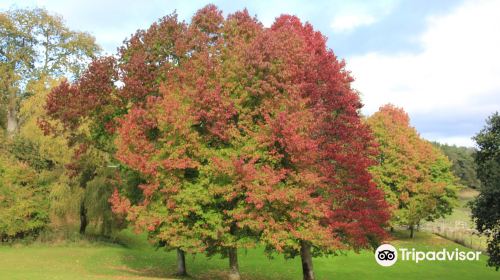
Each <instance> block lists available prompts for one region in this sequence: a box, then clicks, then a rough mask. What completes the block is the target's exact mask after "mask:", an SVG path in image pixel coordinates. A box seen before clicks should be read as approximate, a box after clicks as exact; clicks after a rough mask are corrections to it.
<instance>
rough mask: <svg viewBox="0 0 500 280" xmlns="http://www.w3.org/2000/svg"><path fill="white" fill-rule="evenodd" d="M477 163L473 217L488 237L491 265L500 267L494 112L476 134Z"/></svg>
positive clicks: (499, 159) (499, 148)
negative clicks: (479, 184)
mask: <svg viewBox="0 0 500 280" xmlns="http://www.w3.org/2000/svg"><path fill="white" fill-rule="evenodd" d="M474 140H475V141H476V144H477V147H478V151H477V153H476V157H475V162H476V165H477V169H476V171H477V176H478V178H479V180H481V187H480V188H479V191H480V193H479V195H478V197H477V198H476V199H475V200H474V201H473V203H472V217H473V218H474V219H475V222H476V228H477V230H478V231H479V232H481V233H484V234H486V235H487V236H488V239H489V240H488V248H487V252H488V254H489V259H488V265H489V266H493V267H495V268H496V269H497V270H498V268H499V267H500V115H499V114H498V112H497V113H495V114H493V115H491V116H490V117H489V118H488V120H487V121H486V126H485V127H484V128H483V129H482V130H481V131H480V132H479V133H478V134H477V135H476V136H475V137H474Z"/></svg>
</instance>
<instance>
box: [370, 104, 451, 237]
mask: <svg viewBox="0 0 500 280" xmlns="http://www.w3.org/2000/svg"><path fill="white" fill-rule="evenodd" d="M367 123H368V124H369V125H370V127H371V128H372V130H373V132H374V134H375V137H376V139H377V141H378V143H379V149H380V154H379V155H378V156H377V161H378V165H376V166H373V167H372V168H371V169H370V171H371V173H372V174H373V176H374V180H375V182H376V184H377V185H378V186H379V187H380V188H381V189H383V190H384V192H385V195H386V199H387V201H388V202H389V204H390V205H391V208H392V212H393V217H392V223H393V224H400V225H406V226H408V228H409V229H410V237H413V231H414V229H415V227H416V226H418V225H419V224H420V222H421V221H422V220H428V221H432V220H435V219H437V218H439V217H443V216H444V215H447V214H450V213H451V211H452V206H453V200H454V198H455V197H456V194H455V191H456V186H455V184H456V181H457V179H456V178H455V176H454V175H453V174H452V173H451V163H450V162H449V160H448V159H447V158H446V156H444V155H443V154H442V153H441V152H440V151H439V150H438V149H437V148H435V147H433V146H432V144H431V143H430V142H428V141H426V140H423V139H421V138H420V136H419V135H418V133H417V131H416V130H415V128H413V127H411V126H410V119H409V116H408V114H406V113H405V112H404V111H403V109H400V108H397V107H394V106H393V105H385V106H383V107H381V108H380V110H379V111H378V112H376V113H375V114H373V115H372V116H371V117H369V118H368V119H367Z"/></svg>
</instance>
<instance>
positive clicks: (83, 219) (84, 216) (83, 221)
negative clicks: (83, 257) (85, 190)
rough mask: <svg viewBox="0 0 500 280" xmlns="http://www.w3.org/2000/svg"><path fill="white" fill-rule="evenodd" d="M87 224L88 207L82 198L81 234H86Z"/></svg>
mask: <svg viewBox="0 0 500 280" xmlns="http://www.w3.org/2000/svg"><path fill="white" fill-rule="evenodd" d="M87 224H88V220H87V208H85V202H84V201H83V200H82V202H80V234H85V229H86V228H87Z"/></svg>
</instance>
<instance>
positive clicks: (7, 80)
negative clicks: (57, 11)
mask: <svg viewBox="0 0 500 280" xmlns="http://www.w3.org/2000/svg"><path fill="white" fill-rule="evenodd" d="M0 38H1V41H0V101H1V103H0V105H1V106H0V109H1V110H2V111H3V112H4V113H5V114H2V115H5V116H6V120H2V123H5V122H6V124H5V127H6V129H7V132H8V133H9V135H14V134H15V133H16V132H17V131H18V128H19V118H18V111H19V107H20V102H21V100H23V99H24V98H26V97H27V96H29V95H32V94H36V93H34V92H29V86H28V85H29V83H31V82H34V81H37V80H41V79H45V78H46V77H54V78H56V77H59V76H62V75H68V76H70V77H77V76H79V74H80V72H81V71H82V70H83V67H84V66H85V65H86V64H87V63H88V62H89V60H90V59H91V58H92V57H94V55H95V54H96V52H98V51H99V47H98V46H97V44H96V43H95V40H94V38H93V37H92V36H91V35H89V34H88V33H84V32H76V31H72V30H70V29H69V28H68V27H67V26H66V25H65V24H64V21H63V19H62V18H61V17H59V16H57V15H52V14H50V13H49V12H47V11H46V10H44V9H40V8H35V9H14V10H8V11H4V12H0Z"/></svg>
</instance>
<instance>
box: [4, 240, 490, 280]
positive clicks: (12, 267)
mask: <svg viewBox="0 0 500 280" xmlns="http://www.w3.org/2000/svg"><path fill="white" fill-rule="evenodd" d="M406 236H407V235H406V233H402V232H399V233H396V235H395V237H394V240H393V241H391V242H390V243H391V244H393V245H395V246H396V247H398V246H401V247H407V248H416V249H420V250H423V251H426V250H433V249H434V250H439V249H443V248H448V249H449V250H452V249H454V248H459V249H461V250H468V249H466V248H465V247H462V246H460V245H457V244H455V243H453V242H451V241H448V240H445V239H443V238H440V237H438V236H436V235H433V234H430V233H424V232H418V233H417V236H416V238H415V239H414V240H409V239H408V238H407V237H406ZM119 238H120V240H122V242H123V243H124V244H126V245H125V246H121V245H113V244H105V243H88V242H80V243H75V244H70V245H68V244H66V245H58V246H56V245H53V246H50V245H44V244H34V245H29V246H24V245H15V246H0V279H9V280H10V279H23V280H24V279H30V280H31V279H158V278H162V279H165V278H168V279H172V278H175V277H174V276H173V275H174V273H175V252H165V251H163V250H161V249H160V250H155V249H153V248H152V247H151V246H150V245H149V244H148V243H147V242H146V241H145V240H144V238H143V237H141V236H136V235H133V234H131V233H130V232H128V231H124V232H122V233H121V234H120V237H119ZM187 265H188V272H189V273H190V275H192V278H190V279H225V271H224V270H225V268H226V267H227V260H222V259H220V258H217V257H214V258H212V259H207V258H206V257H204V256H201V255H197V256H190V257H188V258H187ZM240 266H241V271H242V276H243V279H256V280H264V279H266V280H271V279H273V280H280V279H283V280H285V279H301V266H300V260H299V259H294V260H288V261H286V260H284V259H283V258H282V257H281V256H276V257H275V258H274V259H272V260H269V259H267V258H266V257H265V256H264V254H263V251H262V250H260V249H255V250H248V251H247V252H245V251H241V252H240ZM314 268H315V272H316V275H317V278H318V279H325V280H326V279H405V280H410V279H418V280H422V279H425V280H428V279H454V280H460V279H464V280H465V279H466V280H470V279H484V280H485V279H500V272H495V270H494V269H491V268H488V267H486V257H482V258H481V260H480V261H462V262H461V261H441V262H425V263H419V264H415V263H413V262H403V261H398V262H397V263H396V264H395V265H394V266H392V267H381V266H379V265H378V264H377V263H376V262H375V260H374V257H373V254H372V253H371V252H369V251H365V252H362V253H361V254H356V253H353V252H349V253H347V254H346V255H341V256H336V257H328V258H317V259H314Z"/></svg>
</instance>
